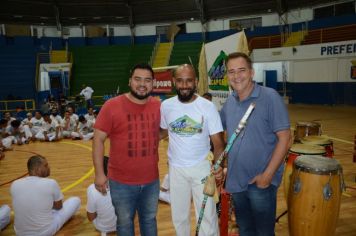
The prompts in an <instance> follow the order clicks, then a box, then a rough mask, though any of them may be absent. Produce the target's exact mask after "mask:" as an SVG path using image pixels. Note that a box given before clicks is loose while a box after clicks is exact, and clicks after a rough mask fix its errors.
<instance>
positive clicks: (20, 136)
mask: <svg viewBox="0 0 356 236" xmlns="http://www.w3.org/2000/svg"><path fill="white" fill-rule="evenodd" d="M6 132H7V134H8V135H9V136H8V138H11V139H12V143H14V144H17V143H18V142H19V141H21V142H22V143H25V142H26V141H27V140H28V139H29V138H31V137H32V134H31V131H30V128H29V127H28V126H27V125H26V126H23V125H20V126H19V127H18V129H16V130H15V129H14V127H12V126H8V127H7V128H6Z"/></svg>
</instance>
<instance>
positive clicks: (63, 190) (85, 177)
mask: <svg viewBox="0 0 356 236" xmlns="http://www.w3.org/2000/svg"><path fill="white" fill-rule="evenodd" d="M61 143H65V144H70V145H75V146H78V147H82V148H85V149H87V150H89V151H90V152H91V151H92V149H91V147H88V146H85V145H83V144H80V143H71V142H66V141H64V142H61ZM93 173H94V167H92V168H91V169H90V170H89V171H88V172H87V173H86V174H85V175H83V176H82V177H81V178H80V179H78V180H77V181H75V182H74V183H72V184H70V185H68V186H67V187H65V188H63V189H62V192H63V193H64V192H67V191H68V190H70V189H72V188H74V187H75V186H77V185H78V184H80V183H82V182H83V181H84V180H86V179H87V178H88V177H89V176H91V175H92V174H93Z"/></svg>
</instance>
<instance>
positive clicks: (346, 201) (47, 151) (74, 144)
mask: <svg viewBox="0 0 356 236" xmlns="http://www.w3.org/2000/svg"><path fill="white" fill-rule="evenodd" d="M288 109H289V114H290V120H291V124H292V127H294V125H295V123H296V122H297V121H312V120H316V121H319V122H321V124H322V129H323V134H325V135H328V136H330V137H331V138H332V139H333V142H334V150H335V158H336V159H337V160H339V161H340V162H341V164H342V166H343V169H344V177H345V180H346V185H347V186H350V187H353V188H356V183H355V182H354V181H355V175H356V163H353V162H352V154H353V151H354V137H355V135H356V107H350V106H314V105H313V106H312V105H288ZM108 146H109V143H108V144H107V145H106V150H108ZM166 149H167V141H162V142H161V143H160V149H159V153H160V162H159V169H160V179H161V180H162V179H163V177H164V175H165V174H166V173H167V156H166ZM35 153H38V154H41V155H43V156H45V157H47V159H48V161H49V164H50V166H51V176H50V177H51V178H54V179H56V180H57V181H58V183H59V185H60V187H61V188H62V190H63V191H64V196H65V198H67V197H69V196H79V197H80V198H81V200H82V205H81V208H80V210H79V212H78V213H77V214H76V215H75V216H74V217H73V218H72V219H71V220H70V221H69V222H68V223H67V224H65V225H64V227H63V228H62V229H61V230H60V231H59V232H58V233H57V234H56V235H65V236H69V235H88V236H90V235H100V234H99V233H98V232H96V231H95V229H94V227H93V226H92V224H91V223H90V222H89V221H88V220H87V219H86V210H85V209H86V188H87V187H88V186H89V185H90V184H91V183H92V182H93V179H94V178H93V174H92V172H91V170H92V161H91V141H87V142H84V141H61V142H57V143H40V142H35V143H30V144H29V145H23V146H14V150H13V151H8V152H6V157H5V159H4V160H2V161H0V204H9V205H10V207H11V198H10V194H9V188H10V183H7V182H9V181H11V180H14V179H16V178H18V177H20V176H23V175H24V174H26V162H27V158H28V157H29V156H31V155H33V154H35ZM282 186H283V184H282V185H281V187H280V188H279V191H278V206H277V216H278V215H280V214H281V213H283V212H284V211H285V210H286V202H285V199H284V194H283V187H282ZM191 214H192V215H193V214H194V213H193V210H192V211H191ZM157 221H158V234H159V235H160V236H161V235H162V236H170V235H174V234H175V233H174V229H173V225H172V222H171V216H170V207H169V205H168V204H165V203H162V202H160V203H159V210H158V216H157ZM191 222H192V234H193V231H194V227H195V223H194V218H193V217H192V221H191ZM137 226H138V224H137V222H136V235H139V229H138V227H137ZM231 228H232V229H231V230H232V231H234V230H236V229H234V228H233V227H231ZM0 234H1V235H4V236H9V235H14V230H13V215H12V220H11V224H10V225H9V226H8V227H7V228H6V229H5V230H4V231H3V232H1V233H0ZM111 235H114V234H111ZM276 235H281V236H282V235H283V236H284V235H289V234H288V220H287V216H283V217H282V218H281V219H280V221H279V222H278V223H277V224H276ZM336 235H342V236H351V235H356V190H355V189H350V188H349V189H347V191H346V193H344V195H343V196H342V200H341V209H340V216H339V220H338V226H337V229H336Z"/></svg>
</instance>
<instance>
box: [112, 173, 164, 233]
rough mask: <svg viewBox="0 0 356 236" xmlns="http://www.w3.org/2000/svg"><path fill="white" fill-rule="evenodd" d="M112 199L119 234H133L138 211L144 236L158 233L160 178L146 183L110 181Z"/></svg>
mask: <svg viewBox="0 0 356 236" xmlns="http://www.w3.org/2000/svg"><path fill="white" fill-rule="evenodd" d="M109 184H110V195H111V200H112V203H113V205H114V208H115V214H116V216H117V225H116V229H117V235H120V236H133V235H135V230H134V218H135V214H136V211H137V212H138V218H139V223H140V232H141V235H142V236H155V235H157V221H156V215H157V208H158V195H159V180H155V181H154V182H152V183H149V184H145V185H127V184H122V183H119V182H116V181H113V180H110V181H109Z"/></svg>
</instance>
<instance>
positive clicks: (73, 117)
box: [70, 113, 79, 123]
mask: <svg viewBox="0 0 356 236" xmlns="http://www.w3.org/2000/svg"><path fill="white" fill-rule="evenodd" d="M70 117H71V118H72V119H74V120H75V122H77V123H78V121H79V116H78V115H77V114H75V113H73V114H72V115H70Z"/></svg>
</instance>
